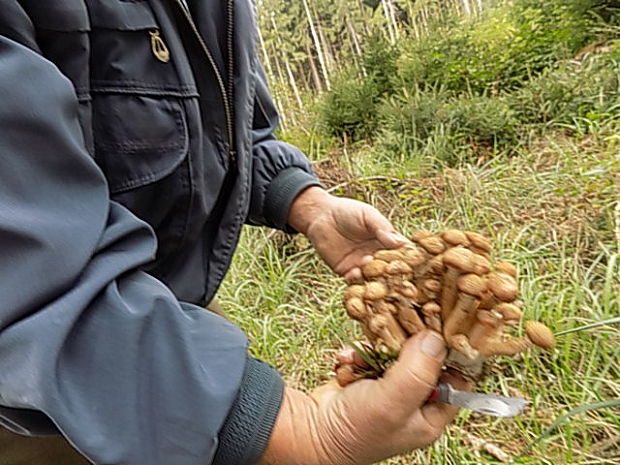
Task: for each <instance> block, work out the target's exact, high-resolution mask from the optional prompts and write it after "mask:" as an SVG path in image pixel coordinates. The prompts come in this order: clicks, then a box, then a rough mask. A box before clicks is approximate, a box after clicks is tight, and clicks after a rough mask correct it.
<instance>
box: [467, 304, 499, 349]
mask: <svg viewBox="0 0 620 465" xmlns="http://www.w3.org/2000/svg"><path fill="white" fill-rule="evenodd" d="M476 317H477V320H476V322H475V323H474V325H473V326H472V328H471V331H470V332H469V343H470V344H471V346H472V347H473V348H474V349H476V350H478V352H480V353H481V354H485V355H486V354H487V353H488V350H487V347H488V346H489V345H492V344H494V343H495V341H499V340H501V337H502V331H503V328H504V324H503V321H502V316H501V315H500V314H499V313H497V312H494V311H493V310H491V311H489V310H478V312H477V314H476Z"/></svg>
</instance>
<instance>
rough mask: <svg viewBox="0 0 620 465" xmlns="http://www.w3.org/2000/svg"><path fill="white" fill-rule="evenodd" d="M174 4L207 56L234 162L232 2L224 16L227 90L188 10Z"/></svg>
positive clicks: (228, 3)
mask: <svg viewBox="0 0 620 465" xmlns="http://www.w3.org/2000/svg"><path fill="white" fill-rule="evenodd" d="M175 3H176V4H177V5H178V7H179V8H180V9H181V11H182V12H183V16H185V19H186V20H187V22H188V23H189V25H190V27H191V29H192V32H193V33H194V35H195V36H196V39H197V40H198V43H200V46H201V47H202V50H203V51H204V53H205V55H206V56H207V60H208V61H209V64H210V65H211V68H212V69H213V72H214V73H215V78H216V80H217V84H218V87H219V90H220V94H221V96H222V101H223V102H224V115H225V119H226V132H227V136H228V154H229V156H230V157H231V159H232V160H233V161H234V160H235V158H236V153H235V147H234V142H235V138H234V127H233V110H232V106H231V102H230V98H231V97H232V95H233V94H232V91H233V87H234V82H233V71H234V57H233V14H232V11H233V0H228V1H227V5H226V8H227V11H226V15H227V21H226V38H227V40H226V41H227V48H228V73H229V78H228V81H229V83H228V89H227V88H226V85H225V83H224V79H223V78H222V74H221V73H220V70H219V69H218V68H217V64H216V63H215V60H214V59H213V55H212V54H211V51H210V50H209V47H207V44H206V43H205V41H204V39H203V38H202V36H201V35H200V32H199V31H198V28H197V27H196V23H194V20H193V19H192V17H191V15H190V13H189V10H188V9H187V7H186V6H185V4H184V2H183V0H175Z"/></svg>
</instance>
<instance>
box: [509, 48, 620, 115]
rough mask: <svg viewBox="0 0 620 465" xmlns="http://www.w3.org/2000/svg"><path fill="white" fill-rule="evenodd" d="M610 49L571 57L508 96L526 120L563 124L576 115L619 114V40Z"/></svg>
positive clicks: (515, 108)
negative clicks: (581, 57) (585, 55)
mask: <svg viewBox="0 0 620 465" xmlns="http://www.w3.org/2000/svg"><path fill="white" fill-rule="evenodd" d="M608 48H609V50H608V52H607V53H605V54H602V55H592V56H588V57H585V58H584V59H583V61H577V60H571V61H567V62H563V63H561V64H559V65H558V66H557V67H555V68H554V69H549V70H547V71H546V72H545V73H543V74H541V75H540V76H538V77H537V78H536V79H533V80H532V81H530V82H529V83H528V84H527V85H526V86H524V87H523V88H522V89H520V90H519V91H517V92H514V93H513V94H512V95H510V96H509V97H508V101H509V104H510V106H511V107H512V108H513V110H514V111H515V112H516V113H517V114H518V117H519V118H520V120H521V121H522V122H524V123H527V124H544V125H564V124H568V123H570V122H572V121H573V120H574V119H575V118H587V119H591V120H602V119H614V118H617V115H618V108H619V105H620V44H616V45H610V46H608Z"/></svg>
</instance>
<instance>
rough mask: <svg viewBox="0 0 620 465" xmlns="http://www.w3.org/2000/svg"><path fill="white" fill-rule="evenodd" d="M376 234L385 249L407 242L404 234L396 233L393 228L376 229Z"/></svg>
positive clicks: (400, 245)
mask: <svg viewBox="0 0 620 465" xmlns="http://www.w3.org/2000/svg"><path fill="white" fill-rule="evenodd" d="M376 236H377V240H378V241H379V242H380V243H381V245H382V246H383V247H385V248H387V249H395V248H397V247H402V246H403V245H406V244H408V243H409V241H408V240H407V238H406V237H405V236H403V235H401V234H398V233H397V232H395V231H394V229H393V228H390V229H388V230H385V229H380V230H377V232H376Z"/></svg>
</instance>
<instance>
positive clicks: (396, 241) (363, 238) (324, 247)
mask: <svg viewBox="0 0 620 465" xmlns="http://www.w3.org/2000/svg"><path fill="white" fill-rule="evenodd" d="M288 223H289V224H290V225H291V226H292V227H293V228H295V229H296V230H297V231H299V232H301V233H303V234H305V235H306V236H307V237H308V239H310V242H312V244H313V245H314V247H315V248H316V249H317V252H318V253H319V255H320V256H321V257H322V258H323V260H325V262H326V263H327V264H328V265H329V266H330V267H331V268H332V269H333V270H334V271H335V272H336V273H338V274H340V275H342V276H344V277H345V278H347V279H348V280H349V281H352V280H355V279H357V278H359V277H361V270H360V267H361V266H362V265H363V264H364V263H366V262H367V261H369V260H370V259H371V258H372V254H373V253H374V252H375V251H376V250H378V249H386V248H387V249H391V248H395V247H399V246H401V245H404V244H405V243H406V242H407V239H405V238H404V237H403V236H401V235H400V234H398V233H396V231H395V230H394V227H393V226H392V224H391V223H390V222H389V221H388V219H387V218H385V216H383V215H382V214H381V213H379V211H378V210H377V209H376V208H373V207H371V206H370V205H368V204H365V203H363V202H358V201H357V200H351V199H344V198H339V197H335V196H333V195H330V194H328V193H327V192H325V191H324V190H323V189H321V188H319V187H310V188H308V189H306V190H305V191H303V192H302V193H301V194H300V195H299V196H298V197H297V198H296V199H295V201H294V202H293V204H292V205H291V209H290V212H289V217H288Z"/></svg>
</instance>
